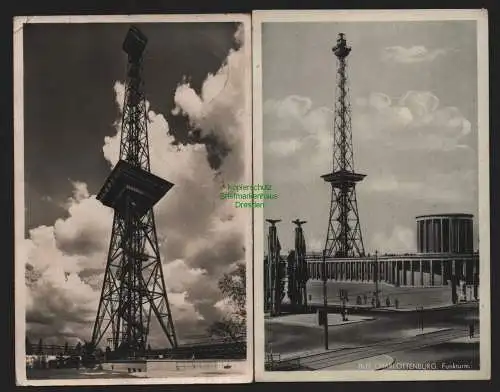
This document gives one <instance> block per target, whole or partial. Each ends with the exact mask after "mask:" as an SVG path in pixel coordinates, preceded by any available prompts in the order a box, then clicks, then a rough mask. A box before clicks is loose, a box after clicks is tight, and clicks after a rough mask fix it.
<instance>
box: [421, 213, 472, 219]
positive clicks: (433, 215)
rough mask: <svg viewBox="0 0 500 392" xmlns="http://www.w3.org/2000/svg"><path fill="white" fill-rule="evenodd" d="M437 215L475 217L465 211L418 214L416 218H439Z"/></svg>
mask: <svg viewBox="0 0 500 392" xmlns="http://www.w3.org/2000/svg"><path fill="white" fill-rule="evenodd" d="M437 217H449V218H454V217H456V218H473V217H474V215H472V214H463V213H444V214H429V215H418V216H416V217H415V219H421V218H437Z"/></svg>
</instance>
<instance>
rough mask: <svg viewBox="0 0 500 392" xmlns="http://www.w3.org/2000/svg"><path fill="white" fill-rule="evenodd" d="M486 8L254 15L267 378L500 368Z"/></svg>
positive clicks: (260, 340)
mask: <svg viewBox="0 0 500 392" xmlns="http://www.w3.org/2000/svg"><path fill="white" fill-rule="evenodd" d="M487 21H488V19H487V13H486V11H481V10H468V11H465V10H464V11H460V10H442V11H437V10H432V11H431V10H427V11H332V12H325V11H311V12H307V11H300V12H299V11H290V12H271V11H269V12H267V11H262V12H255V13H254V15H253V31H254V37H253V64H254V80H253V83H254V101H253V102H254V106H253V107H254V156H256V157H260V156H262V160H255V163H254V173H255V174H254V178H255V182H256V183H263V184H266V185H268V187H271V188H272V190H273V194H274V197H273V198H272V199H270V200H267V201H266V202H265V203H264V205H263V208H260V209H258V210H257V209H255V210H254V213H255V217H256V218H255V227H256V229H255V240H254V241H255V243H254V253H255V260H254V268H255V290H254V298H255V302H254V315H255V327H254V328H255V364H256V365H255V372H256V380H259V381H361V380H367V381H368V380H430V379H432V380H438V379H441V380H445V379H447V380H458V379H488V378H489V377H490V313H489V312H490V308H489V306H490V305H489V304H490V291H489V287H490V286H489V282H490V276H489V270H490V269H489V263H490V258H489V166H488V155H489V149H488V137H489V133H488V132H489V128H488V65H487V50H488V44H487V35H488V34H487ZM259 232H260V234H259Z"/></svg>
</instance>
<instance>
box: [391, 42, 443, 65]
mask: <svg viewBox="0 0 500 392" xmlns="http://www.w3.org/2000/svg"><path fill="white" fill-rule="evenodd" d="M448 52H449V50H447V49H431V50H429V49H427V48H426V47H425V46H422V45H417V46H411V47H409V48H405V47H403V46H389V47H387V48H385V49H384V50H383V52H382V56H381V57H382V60H383V61H386V62H393V63H403V64H414V63H422V62H430V61H434V60H435V59H437V58H438V57H440V56H444V55H445V54H446V53H448Z"/></svg>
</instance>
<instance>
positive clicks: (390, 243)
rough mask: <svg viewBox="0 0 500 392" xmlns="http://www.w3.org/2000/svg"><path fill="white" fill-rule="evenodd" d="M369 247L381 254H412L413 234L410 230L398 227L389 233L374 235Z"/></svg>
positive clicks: (413, 246) (413, 249) (413, 248)
mask: <svg viewBox="0 0 500 392" xmlns="http://www.w3.org/2000/svg"><path fill="white" fill-rule="evenodd" d="M370 245H371V248H372V249H374V250H377V251H379V252H381V253H404V252H407V253H408V252H414V251H415V234H414V232H413V230H411V229H410V228H408V227H403V226H399V225H398V226H395V227H394V229H393V230H392V231H391V232H390V233H385V232H377V233H375V234H374V235H373V237H372V238H371V244H370Z"/></svg>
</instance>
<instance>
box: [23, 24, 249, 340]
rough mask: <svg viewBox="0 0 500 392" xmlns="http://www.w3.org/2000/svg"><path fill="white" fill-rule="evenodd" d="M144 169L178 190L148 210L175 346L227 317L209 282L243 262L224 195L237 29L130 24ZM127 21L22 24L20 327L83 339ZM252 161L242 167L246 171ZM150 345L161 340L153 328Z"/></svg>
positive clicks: (95, 275)
mask: <svg viewBox="0 0 500 392" xmlns="http://www.w3.org/2000/svg"><path fill="white" fill-rule="evenodd" d="M138 26H139V28H140V29H141V30H142V31H143V32H144V33H145V34H146V35H147V36H148V39H149V42H148V46H147V49H146V52H145V55H144V56H145V60H144V69H145V75H144V77H145V90H146V96H147V99H148V105H149V110H150V112H149V120H150V123H149V137H150V149H151V152H150V155H151V166H152V171H153V172H154V173H155V174H157V175H159V176H161V177H163V178H165V179H167V180H168V181H171V182H173V183H174V184H175V186H174V187H173V188H172V190H171V191H170V192H169V193H168V194H167V196H166V197H165V198H164V199H162V200H161V201H160V202H159V204H158V205H157V207H156V223H157V231H158V235H159V240H160V248H161V253H162V258H163V260H162V261H163V264H164V272H165V276H166V278H165V279H166V283H167V290H168V291H169V300H170V303H171V307H172V312H173V315H174V320H175V324H176V329H177V332H178V338H179V340H180V341H181V342H182V341H186V340H187V339H190V338H194V337H195V336H200V335H203V334H204V328H205V327H206V326H207V325H208V324H209V323H211V322H212V321H214V320H216V319H218V318H219V317H220V316H221V314H222V313H223V312H224V311H225V309H224V304H223V303H222V302H221V298H220V293H219V291H218V289H217V280H218V279H219V278H220V277H221V276H222V274H223V273H224V272H227V271H228V270H230V269H231V268H233V267H234V263H236V262H239V261H243V260H244V259H245V249H244V243H245V242H244V231H245V227H246V226H245V223H246V222H247V221H246V219H247V217H248V211H247V210H238V211H237V210H235V209H234V208H233V207H232V206H231V204H230V203H229V202H224V201H220V200H219V199H218V195H219V191H220V187H221V184H222V183H223V182H226V183H227V182H244V181H245V178H244V176H245V167H248V163H249V161H248V159H247V158H246V157H245V153H244V148H245V143H246V142H245V140H248V138H247V139H245V137H244V135H249V134H250V129H249V125H250V123H249V121H248V119H249V118H250V117H249V115H250V114H249V113H248V112H246V111H245V108H246V104H247V99H248V97H249V94H248V91H247V90H246V86H247V84H246V83H247V81H248V80H249V76H250V75H249V70H250V68H249V64H250V63H249V60H248V57H247V54H246V53H248V52H247V51H246V49H245V48H246V46H245V43H244V31H243V29H242V26H241V25H239V24H237V23H226V22H224V23H170V24H167V23H157V24H142V25H141V24H138ZM128 27H129V25H128V24H70V25H63V24H43V25H36V24H29V25H25V27H24V61H25V62H24V77H25V79H24V84H25V92H24V96H25V103H24V113H25V129H24V136H25V181H26V185H25V197H26V239H25V243H24V244H23V247H22V252H23V253H22V256H23V257H24V258H25V260H26V263H27V269H26V281H27V290H28V296H27V331H28V334H29V336H30V339H32V340H34V341H36V340H37V339H39V338H44V340H45V341H46V342H61V341H64V340H68V341H70V342H71V341H73V342H74V341H76V340H77V339H87V340H88V339H90V336H91V327H92V324H93V321H94V319H95V314H96V311H97V303H98V300H99V294H100V291H99V290H100V285H101V282H102V277H103V272H104V266H105V262H106V256H107V253H106V252H107V248H108V242H109V238H110V229H111V224H112V211H111V210H110V209H108V208H106V207H104V206H102V205H101V204H100V203H99V202H98V201H96V199H95V194H96V193H97V192H98V191H99V189H100V187H101V185H102V184H103V182H104V180H105V178H106V177H107V175H108V174H109V172H110V170H111V168H112V165H114V164H115V163H116V161H117V159H118V151H119V129H120V124H119V119H120V117H121V110H122V106H123V94H124V84H123V83H124V76H125V72H126V56H125V55H124V53H123V52H122V50H121V45H122V42H123V39H124V37H125V34H126V32H127V29H128ZM245 165H246V166H245ZM151 343H152V345H153V346H154V345H155V344H158V345H165V343H166V339H161V338H160V337H159V336H158V335H154V336H152V341H151Z"/></svg>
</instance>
